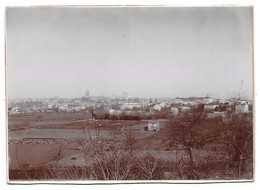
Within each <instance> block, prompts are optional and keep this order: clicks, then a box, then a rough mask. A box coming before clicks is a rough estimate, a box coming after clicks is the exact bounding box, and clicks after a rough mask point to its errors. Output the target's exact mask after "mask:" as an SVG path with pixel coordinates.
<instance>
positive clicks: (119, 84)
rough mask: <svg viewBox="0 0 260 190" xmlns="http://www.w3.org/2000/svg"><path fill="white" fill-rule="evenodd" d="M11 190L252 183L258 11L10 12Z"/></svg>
mask: <svg viewBox="0 0 260 190" xmlns="http://www.w3.org/2000/svg"><path fill="white" fill-rule="evenodd" d="M5 69H6V91H7V92H6V99H7V100H6V101H7V108H6V109H7V113H6V120H7V160H8V162H7V172H8V180H7V181H8V183H33V182H36V183H48V182H57V183H58V182H70V183H85V184H88V183H142V182H165V183H183V182H187V183H189V182H233V181H254V64H253V7H252V6H214V7H170V6H77V7H73V6H60V7H57V6H56V7H51V6H49V7H47V6H46V7H40V6H38V7H37V6H35V7H8V8H6V67H5Z"/></svg>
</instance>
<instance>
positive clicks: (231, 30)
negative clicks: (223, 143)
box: [7, 7, 252, 98]
mask: <svg viewBox="0 0 260 190" xmlns="http://www.w3.org/2000/svg"><path fill="white" fill-rule="evenodd" d="M7 79H8V80H7V81H8V97H9V98H29V97H31V98H42V97H53V96H59V97H68V98H70V97H82V96H84V92H85V90H87V89H88V90H90V95H93V96H96V95H106V96H111V95H121V94H122V92H123V91H126V92H128V96H141V97H152V96H157V97H158V96H164V97H165V96H169V97H175V96H184V97H187V96H206V95H207V94H209V95H210V96H213V97H226V96H227V97H230V96H231V95H232V94H233V93H234V92H235V93H236V94H237V93H239V92H240V93H241V96H245V97H247V98H252V10H251V8H250V7H240V8H238V7H237V8H170V7H168V8H165V7H161V8H159V7H157V8H155V7H153V8H145V7H142V8H141V7H127V8H126V7H110V8H108V7H107V8H104V7H98V8H97V7H96V8H94V7H85V8H9V9H7ZM241 84H242V86H241ZM240 87H241V88H240Z"/></svg>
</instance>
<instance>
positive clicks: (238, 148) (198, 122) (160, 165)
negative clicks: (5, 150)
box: [9, 107, 253, 180]
mask: <svg viewBox="0 0 260 190" xmlns="http://www.w3.org/2000/svg"><path fill="white" fill-rule="evenodd" d="M99 130H100V128H99V127H97V128H96V131H95V135H94V136H93V134H91V133H90V131H88V130H86V133H87V135H88V138H86V139H84V138H80V139H78V140H77V143H78V144H79V145H80V147H81V149H80V153H81V154H82V157H83V158H84V161H85V166H66V165H62V164H60V162H59V161H60V160H61V159H62V158H63V157H64V155H63V149H62V146H61V148H60V149H56V150H55V151H53V152H52V154H50V157H51V160H52V161H51V162H49V163H46V164H44V165H42V166H40V167H36V168H32V167H30V164H28V163H22V164H21V165H20V169H19V170H12V171H10V175H9V176H10V179H13V180H18V179H21V180H200V179H203V180H210V179H211V180H214V179H216V180H217V179H222V180H225V179H226V180H229V179H232V180H234V179H252V178H253V120H252V114H234V113H231V112H230V113H228V115H227V116H226V117H225V118H221V117H218V118H207V117H206V113H205V112H204V111H203V109H202V108H200V107H197V108H194V109H192V110H190V111H187V112H185V113H182V114H178V115H177V116H172V117H170V118H168V120H167V124H166V127H165V128H163V129H161V130H160V131H159V132H156V133H154V135H151V136H148V137H144V138H141V139H138V137H137V136H136V135H135V133H133V131H131V130H128V131H127V132H126V133H125V135H124V137H123V138H117V136H114V137H113V142H112V143H110V144H108V143H107V142H106V141H104V139H102V138H101V136H100V135H99V134H100V133H99ZM153 150H160V151H162V152H167V153H170V154H172V155H174V159H173V160H170V159H169V158H166V157H165V156H161V157H159V156H158V155H156V154H157V153H158V152H154V151H153ZM158 154H163V153H158Z"/></svg>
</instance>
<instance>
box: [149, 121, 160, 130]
mask: <svg viewBox="0 0 260 190" xmlns="http://www.w3.org/2000/svg"><path fill="white" fill-rule="evenodd" d="M159 130H160V123H159V121H153V120H150V121H148V131H159Z"/></svg>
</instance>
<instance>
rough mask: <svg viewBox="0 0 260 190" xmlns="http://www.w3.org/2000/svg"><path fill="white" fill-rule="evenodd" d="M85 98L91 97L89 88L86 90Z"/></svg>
mask: <svg viewBox="0 0 260 190" xmlns="http://www.w3.org/2000/svg"><path fill="white" fill-rule="evenodd" d="M85 98H89V90H86V92H85Z"/></svg>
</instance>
